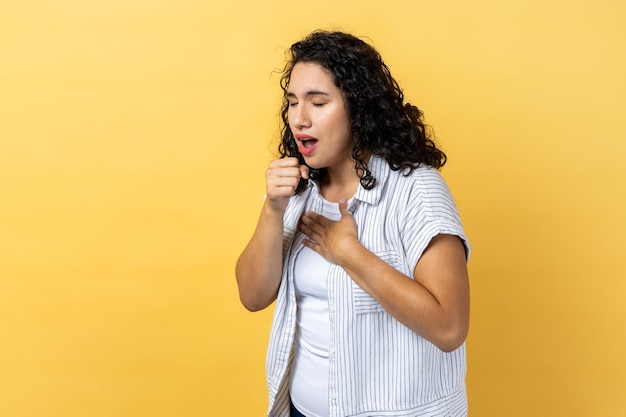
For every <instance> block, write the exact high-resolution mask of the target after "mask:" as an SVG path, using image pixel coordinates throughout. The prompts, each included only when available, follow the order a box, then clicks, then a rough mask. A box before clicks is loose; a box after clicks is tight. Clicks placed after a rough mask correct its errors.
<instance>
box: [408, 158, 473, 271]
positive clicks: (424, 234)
mask: <svg viewBox="0 0 626 417" xmlns="http://www.w3.org/2000/svg"><path fill="white" fill-rule="evenodd" d="M414 174H415V175H414V176H413V178H412V179H413V182H412V188H411V191H410V193H409V196H408V201H407V204H406V211H405V213H404V220H403V222H404V228H403V232H402V242H403V245H404V248H405V252H406V255H407V261H408V262H409V264H410V265H411V266H412V269H411V271H413V270H414V269H415V266H416V265H417V262H418V261H419V259H420V257H421V256H422V253H424V250H426V247H428V244H429V243H430V241H431V240H432V239H433V238H434V237H435V236H437V235H440V234H448V235H455V236H458V237H459V238H461V240H462V241H463V244H464V246H465V255H466V258H467V260H469V255H470V245H469V241H468V239H467V236H466V235H465V231H464V229H463V225H462V223H461V218H460V216H459V212H458V210H457V207H456V204H455V202H454V199H453V198H452V194H451V193H450V189H449V188H448V185H447V184H446V182H445V180H444V179H443V177H442V176H441V174H440V173H439V171H437V170H436V169H432V168H419V169H418V170H416V171H415V172H414Z"/></svg>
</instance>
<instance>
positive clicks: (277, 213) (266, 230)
mask: <svg viewBox="0 0 626 417" xmlns="http://www.w3.org/2000/svg"><path fill="white" fill-rule="evenodd" d="M265 176H266V188H267V192H266V199H265V203H264V204H263V208H262V210H261V215H260V217H259V221H258V223H257V227H256V230H255V231H254V234H253V235H252V238H251V239H250V242H249V243H248V245H247V246H246V248H245V249H244V250H243V252H242V253H241V255H240V256H239V259H238V260H237V264H236V266H235V276H236V278H237V286H238V287H239V298H240V299H241V303H242V304H243V305H244V306H245V307H246V308H247V309H248V310H250V311H258V310H262V309H264V308H266V307H267V306H269V305H270V304H271V303H272V302H273V301H274V300H275V299H276V295H277V294H278V287H279V285H280V278H281V274H282V267H283V253H282V250H283V216H284V214H285V209H286V208H287V204H288V203H289V198H290V197H291V196H292V195H293V194H294V192H295V189H296V187H297V185H298V182H299V181H300V177H304V178H307V177H308V169H307V168H306V167H304V166H299V165H298V160H297V159H296V158H284V159H277V160H275V161H272V162H271V163H270V165H269V168H268V169H267V171H266V174H265Z"/></svg>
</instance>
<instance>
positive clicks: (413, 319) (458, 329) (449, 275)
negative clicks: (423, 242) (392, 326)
mask: <svg viewBox="0 0 626 417" xmlns="http://www.w3.org/2000/svg"><path fill="white" fill-rule="evenodd" d="M342 253H343V254H345V255H344V256H342V257H341V258H340V265H341V266H342V267H343V268H344V269H345V270H346V272H347V273H348V274H349V275H350V277H351V278H352V279H353V280H354V281H355V282H356V283H357V284H358V285H359V286H360V287H361V288H363V290H365V291H366V292H368V293H369V294H370V295H371V296H372V297H373V298H374V299H376V300H377V301H378V302H379V303H380V304H381V305H382V306H383V307H384V308H385V310H387V312H389V314H391V315H392V316H393V317H394V318H396V319H397V320H398V321H399V322H400V323H402V324H404V325H405V326H407V327H408V328H410V329H411V330H413V331H414V332H415V333H417V334H419V335H420V336H422V337H424V338H425V339H427V340H429V341H430V342H432V343H433V344H435V345H436V346H438V347H439V348H440V349H441V350H444V351H451V350H454V349H456V348H457V347H458V346H460V344H461V343H463V341H464V340H465V337H466V336H467V330H468V326H469V289H468V288H467V286H466V281H467V277H466V275H464V264H463V265H460V264H459V262H452V264H453V265H452V267H447V265H442V264H441V263H440V264H439V265H438V268H437V270H438V271H437V273H438V274H440V277H437V278H440V279H439V281H441V282H444V283H447V284H446V285H447V286H446V287H445V288H444V287H437V286H431V289H429V288H428V287H426V286H425V285H424V284H423V283H422V282H420V280H419V279H418V277H416V279H411V278H409V277H408V276H406V275H404V274H403V273H401V272H399V271H398V270H396V269H395V268H393V267H391V266H390V265H388V264H387V263H385V262H384V261H382V260H381V259H380V258H378V257H377V256H376V255H374V254H373V253H372V252H370V251H369V250H367V249H366V248H365V247H363V246H362V245H361V244H360V243H358V242H356V241H355V242H353V243H352V244H351V246H350V250H344V251H342ZM429 257H432V256H431V255H430V254H429ZM417 271H418V268H416V272H417ZM465 273H466V272H465ZM450 283H453V284H450Z"/></svg>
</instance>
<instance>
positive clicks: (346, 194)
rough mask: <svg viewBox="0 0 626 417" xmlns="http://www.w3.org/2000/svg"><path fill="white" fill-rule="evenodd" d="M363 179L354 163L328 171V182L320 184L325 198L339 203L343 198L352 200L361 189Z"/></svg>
mask: <svg viewBox="0 0 626 417" xmlns="http://www.w3.org/2000/svg"><path fill="white" fill-rule="evenodd" d="M360 180H361V178H360V177H359V176H358V175H357V173H356V170H355V169H354V161H351V164H345V165H343V166H342V167H335V168H334V169H328V172H327V177H326V180H325V181H324V182H323V183H322V184H320V189H321V192H322V195H323V196H324V198H325V199H326V200H328V201H334V202H337V201H339V200H341V199H342V198H345V199H346V200H348V199H350V198H351V197H352V196H353V195H354V193H356V190H357V189H358V188H359V185H360Z"/></svg>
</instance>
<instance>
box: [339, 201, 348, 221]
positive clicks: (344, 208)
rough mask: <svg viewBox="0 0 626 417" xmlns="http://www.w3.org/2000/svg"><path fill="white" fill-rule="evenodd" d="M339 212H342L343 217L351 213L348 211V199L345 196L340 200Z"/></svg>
mask: <svg viewBox="0 0 626 417" xmlns="http://www.w3.org/2000/svg"><path fill="white" fill-rule="evenodd" d="M339 212H340V213H341V217H343V216H350V215H351V214H350V212H349V211H348V200H346V199H345V198H342V199H341V200H339Z"/></svg>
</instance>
